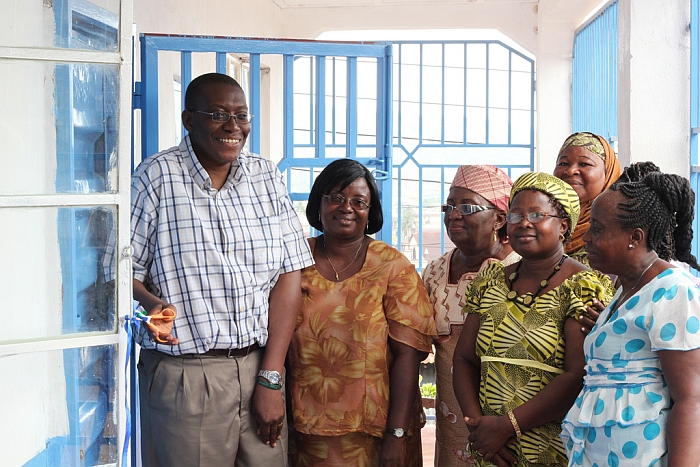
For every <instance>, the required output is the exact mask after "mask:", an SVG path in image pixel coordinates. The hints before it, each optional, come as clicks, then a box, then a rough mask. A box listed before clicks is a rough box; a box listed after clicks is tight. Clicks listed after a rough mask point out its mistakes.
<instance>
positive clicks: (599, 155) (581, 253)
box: [554, 132, 620, 265]
mask: <svg viewBox="0 0 700 467" xmlns="http://www.w3.org/2000/svg"><path fill="white" fill-rule="evenodd" d="M554 176H555V177H558V178H561V179H562V180H564V181H565V182H566V183H568V184H569V185H571V188H573V189H574V191H575V192H576V194H578V197H579V203H580V204H581V215H580V216H579V219H578V223H577V224H576V228H575V233H573V234H572V235H571V239H570V240H569V242H567V244H566V245H565V247H564V249H565V251H566V253H567V254H568V255H569V256H571V257H572V258H574V259H576V260H578V261H580V262H582V263H583V264H586V265H588V260H587V259H586V244H585V242H584V241H583V235H584V234H585V233H586V232H588V228H589V227H590V225H591V204H593V200H594V199H596V197H597V196H598V195H600V194H601V193H602V192H604V191H605V190H607V189H608V188H610V185H612V184H613V183H614V182H615V181H616V180H617V179H618V177H619V176H620V163H619V162H618V160H617V156H616V155H615V151H614V150H613V148H612V147H611V146H610V143H608V141H607V140H606V139H605V138H603V137H602V136H599V135H596V134H593V133H588V132H579V133H574V134H573V135H571V136H569V137H568V138H566V140H565V141H564V144H562V146H561V149H560V150H559V155H558V156H557V165H556V167H555V168H554Z"/></svg>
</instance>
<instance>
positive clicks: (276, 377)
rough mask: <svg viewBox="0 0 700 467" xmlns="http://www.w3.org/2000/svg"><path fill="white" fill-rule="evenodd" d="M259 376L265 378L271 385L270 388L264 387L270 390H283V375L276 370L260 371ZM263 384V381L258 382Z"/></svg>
mask: <svg viewBox="0 0 700 467" xmlns="http://www.w3.org/2000/svg"><path fill="white" fill-rule="evenodd" d="M258 376H259V377H260V378H265V379H266V380H267V382H268V383H269V384H270V386H268V385H267V384H263V386H265V387H267V388H270V389H281V388H282V383H283V381H282V375H280V374H279V372H278V371H274V370H260V371H259V372H258ZM258 382H259V383H261V381H258Z"/></svg>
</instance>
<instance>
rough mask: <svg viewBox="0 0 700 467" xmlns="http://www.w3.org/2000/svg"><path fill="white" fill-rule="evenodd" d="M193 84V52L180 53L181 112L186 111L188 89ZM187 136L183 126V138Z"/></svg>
mask: <svg viewBox="0 0 700 467" xmlns="http://www.w3.org/2000/svg"><path fill="white" fill-rule="evenodd" d="M191 82H192V52H184V51H183V52H180V90H181V93H182V99H181V105H182V107H181V110H184V109H185V94H186V92H187V87H188V86H189V85H190V83H191ZM186 135H187V129H186V128H185V126H184V125H183V126H182V136H183V138H184V137H185V136H186Z"/></svg>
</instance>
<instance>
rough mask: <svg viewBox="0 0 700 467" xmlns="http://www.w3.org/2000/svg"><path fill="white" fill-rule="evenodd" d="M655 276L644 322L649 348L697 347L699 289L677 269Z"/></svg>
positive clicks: (698, 336)
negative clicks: (648, 308)
mask: <svg viewBox="0 0 700 467" xmlns="http://www.w3.org/2000/svg"><path fill="white" fill-rule="evenodd" d="M664 278H665V279H664ZM656 279H657V281H655V282H658V284H657V285H656V287H655V288H654V290H653V291H652V292H651V301H652V304H651V311H650V313H651V320H650V321H647V323H645V325H646V326H645V327H647V329H648V332H649V340H650V342H651V349H652V350H693V349H697V348H699V347H700V332H699V331H700V289H698V287H697V286H696V285H695V283H694V282H693V280H692V278H691V277H689V275H688V274H687V273H685V272H681V271H680V270H679V269H673V268H670V269H666V270H665V271H663V272H662V273H661V274H659V275H658V276H656ZM635 298H637V297H636V296H635V297H633V298H632V299H630V301H632V300H633V299H635Z"/></svg>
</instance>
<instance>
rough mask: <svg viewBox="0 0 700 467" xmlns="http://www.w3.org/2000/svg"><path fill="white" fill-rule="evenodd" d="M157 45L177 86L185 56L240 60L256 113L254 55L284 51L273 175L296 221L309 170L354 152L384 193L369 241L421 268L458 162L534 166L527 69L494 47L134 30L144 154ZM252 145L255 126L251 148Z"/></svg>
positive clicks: (530, 68)
mask: <svg viewBox="0 0 700 467" xmlns="http://www.w3.org/2000/svg"><path fill="white" fill-rule="evenodd" d="M159 50H161V51H163V50H168V51H176V52H179V53H180V54H181V69H182V71H181V76H182V80H181V89H185V88H186V87H187V84H188V83H189V81H190V80H191V77H192V69H191V63H192V54H193V53H197V52H202V53H207V52H214V53H215V56H216V70H217V71H219V72H224V73H225V72H226V70H227V69H226V56H227V54H230V53H239V54H240V53H242V54H247V55H248V57H249V59H248V61H249V63H250V69H249V75H248V79H249V81H250V88H249V93H248V94H249V100H250V107H251V112H252V113H253V114H255V115H259V109H260V77H259V76H260V60H261V59H260V55H261V54H280V55H282V60H283V74H284V84H283V86H284V89H283V99H284V156H283V158H282V160H281V161H280V162H279V168H280V170H281V171H282V172H283V174H284V175H285V176H286V178H287V186H288V188H289V191H290V196H291V198H292V200H293V201H294V203H295V209H297V212H299V213H300V217H301V218H302V223H303V222H304V220H305V219H304V215H303V212H304V209H305V203H306V199H307V197H308V192H309V190H310V187H311V184H312V183H313V180H314V179H315V177H316V176H317V175H318V173H319V172H320V171H321V170H322V169H323V167H325V166H326V165H327V164H328V163H329V162H331V161H332V160H333V159H336V158H339V157H354V158H356V159H358V160H360V161H361V162H362V163H364V164H365V165H368V166H370V167H371V168H372V169H373V173H374V175H375V177H376V178H377V180H378V184H379V188H380V190H381V192H382V204H383V208H384V217H385V225H384V228H383V229H382V231H381V232H380V233H379V234H378V237H379V238H381V239H382V240H384V241H386V242H387V243H390V244H392V245H394V246H396V247H397V248H399V249H401V250H402V251H403V252H404V253H405V254H406V255H407V256H408V257H409V259H411V260H412V261H413V262H414V264H415V265H416V267H417V268H419V269H421V268H422V267H424V266H425V265H426V264H427V262H429V261H430V260H432V259H435V258H437V257H438V256H439V255H440V254H442V253H443V252H444V251H445V250H446V249H448V248H450V247H451V242H450V241H449V238H447V235H446V233H445V230H444V226H443V223H442V215H441V213H440V209H439V206H440V204H442V202H443V201H444V200H445V198H446V197H447V192H448V190H449V185H450V183H451V181H452V178H453V176H454V174H455V172H456V170H457V167H459V166H460V165H462V164H484V163H487V164H495V165H498V166H500V167H501V168H503V169H504V170H505V171H506V172H507V173H508V174H509V175H510V176H511V177H512V178H516V177H517V176H519V175H520V174H522V173H524V172H527V171H530V170H532V169H533V167H534V152H535V137H534V115H535V105H534V81H535V63H534V60H533V59H531V58H530V57H528V56H526V55H524V54H523V53H521V52H519V51H517V50H515V49H513V48H512V47H509V46H507V45H506V44H504V43H502V42H500V41H447V42H442V41H441V42H435V41H432V42H410V41H406V42H399V43H396V44H393V45H390V44H384V43H376V44H342V43H322V42H296V41H294V42H286V41H272V40H264V41H260V40H251V39H234V38H202V37H187V36H160V35H147V34H146V35H142V36H141V62H142V72H141V82H139V83H136V94H137V96H136V97H137V99H136V101H135V102H136V107H138V108H141V109H142V118H141V121H142V137H143V145H142V149H143V155H144V156H147V155H150V154H153V153H155V152H157V151H158V149H159V144H158V116H157V111H158V88H157V86H158V79H157V75H158V67H159V65H158V51H159ZM392 96H393V97H392ZM259 138H260V127H259V120H253V128H252V132H251V136H250V137H249V144H250V147H251V150H252V151H253V152H258V151H259V148H260V140H259ZM309 233H310V234H313V233H314V232H313V230H312V229H311V228H309Z"/></svg>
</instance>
